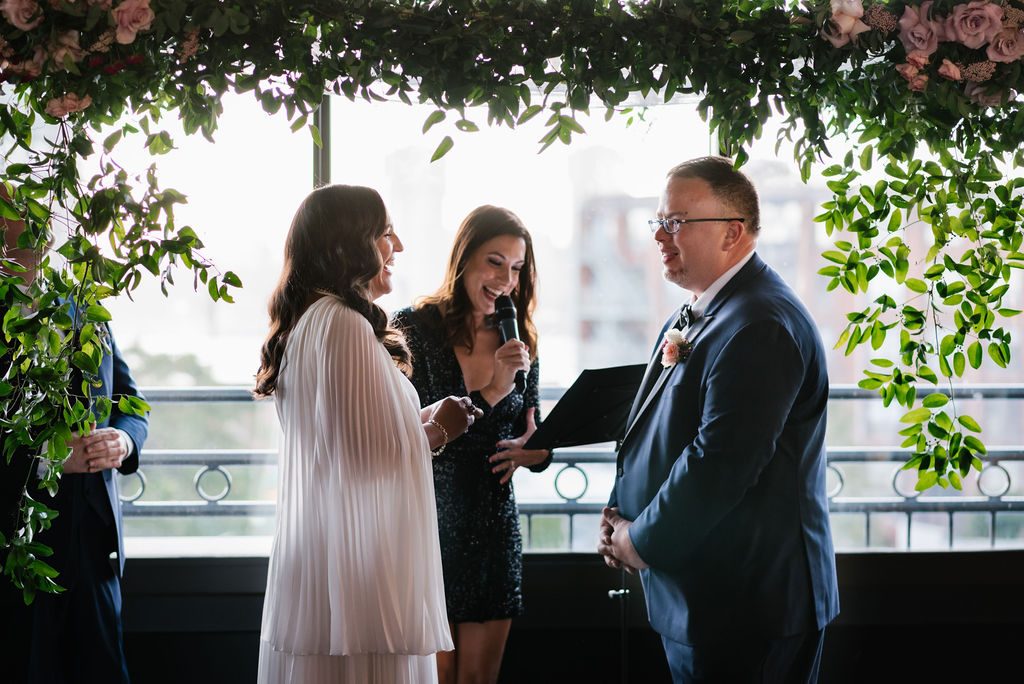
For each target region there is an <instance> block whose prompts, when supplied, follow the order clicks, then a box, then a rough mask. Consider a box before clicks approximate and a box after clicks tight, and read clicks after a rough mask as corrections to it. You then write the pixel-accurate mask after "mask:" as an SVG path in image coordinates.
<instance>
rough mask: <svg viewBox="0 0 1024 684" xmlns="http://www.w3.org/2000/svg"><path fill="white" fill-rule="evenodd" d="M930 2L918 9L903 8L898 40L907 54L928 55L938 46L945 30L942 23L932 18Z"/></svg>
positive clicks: (908, 6)
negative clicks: (919, 53) (913, 52)
mask: <svg viewBox="0 0 1024 684" xmlns="http://www.w3.org/2000/svg"><path fill="white" fill-rule="evenodd" d="M931 9H932V0H927V1H926V2H924V3H922V4H921V6H920V7H911V6H910V5H907V6H906V7H904V8H903V17H902V18H900V23H899V26H900V40H901V41H902V42H903V47H904V48H905V49H906V51H907V52H911V51H913V50H917V51H919V52H921V53H923V54H926V55H930V54H932V53H933V52H935V48H937V47H938V46H939V41H940V40H942V39H943V36H944V35H945V30H944V29H943V27H942V23H941V22H940V21H938V20H937V19H936V18H933V17H932V14H931Z"/></svg>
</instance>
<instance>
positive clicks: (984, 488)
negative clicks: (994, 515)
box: [978, 463, 1013, 499]
mask: <svg viewBox="0 0 1024 684" xmlns="http://www.w3.org/2000/svg"><path fill="white" fill-rule="evenodd" d="M1000 479H1002V481H1003V488H1002V489H1001V490H999V491H995V490H996V489H998V482H999V480H1000ZM993 480H995V483H993ZM993 485H995V486H993ZM1012 485H1013V478H1011V477H1010V471H1008V470H1007V469H1006V468H1004V467H1003V465H1002V464H1001V463H988V464H986V465H985V467H984V468H982V469H981V473H979V474H978V490H979V491H980V492H981V493H982V494H984V495H985V496H987V497H988V498H990V499H998V498H1000V497H1002V496H1004V495H1005V494H1006V493H1007V492H1008V491H1010V487H1011V486H1012ZM990 488H991V489H992V491H988V490H989V489H990Z"/></svg>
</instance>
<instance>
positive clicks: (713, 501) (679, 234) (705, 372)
mask: <svg viewBox="0 0 1024 684" xmlns="http://www.w3.org/2000/svg"><path fill="white" fill-rule="evenodd" d="M650 223H651V228H652V230H654V239H655V240H656V241H657V243H658V248H659V250H660V253H661V260H662V264H663V267H664V275H665V278H666V279H667V280H669V281H670V282H672V283H674V284H676V285H678V286H679V287H681V288H683V289H685V290H688V291H689V292H690V293H691V294H692V298H691V299H690V300H689V301H688V302H687V303H686V305H685V306H684V307H683V309H682V310H681V311H680V312H679V313H678V314H673V316H672V318H671V319H670V320H669V321H668V322H667V323H666V324H665V327H664V328H663V329H662V337H661V340H660V341H659V344H658V346H656V348H655V351H654V355H653V357H652V359H651V364H650V366H649V367H648V370H647V375H646V376H645V378H644V380H643V382H642V384H641V387H640V391H639V393H638V394H637V397H636V399H635V401H634V404H633V408H632V411H631V413H630V416H629V419H628V422H627V426H626V433H625V436H624V437H623V439H622V442H621V445H620V448H619V452H618V471H617V477H616V481H615V486H614V488H613V489H612V494H611V498H610V500H609V503H608V507H607V508H606V509H605V511H604V515H603V517H602V521H601V529H600V533H599V542H598V551H599V552H600V553H601V554H602V555H603V556H604V558H605V562H606V563H607V564H608V565H610V566H612V567H624V568H625V569H626V570H628V571H630V572H633V571H639V573H640V578H641V580H642V583H643V587H644V593H645V595H646V599H647V612H648V617H649V619H650V621H651V625H652V626H653V627H654V629H655V630H656V631H657V632H658V633H659V634H661V636H662V642H663V644H664V646H665V651H666V655H667V657H668V661H669V669H670V670H671V672H672V677H673V680H674V681H675V682H729V683H730V684H731V683H733V682H814V681H816V680H817V676H818V670H819V665H820V658H821V645H822V640H823V637H824V629H825V626H826V625H827V624H828V623H829V622H831V621H832V620H833V619H834V618H835V616H836V615H837V613H838V612H839V599H838V592H837V588H836V570H835V553H834V550H833V547H832V535H831V531H830V527H829V518H828V498H827V495H826V491H825V468H826V460H825V449H824V442H825V409H826V405H827V402H828V374H827V369H826V366H825V353H824V350H823V347H822V344H821V340H820V337H819V335H818V332H817V329H816V327H815V325H814V322H813V321H812V320H811V317H810V315H809V314H808V312H807V310H806V309H805V308H804V306H803V305H802V304H801V303H800V301H799V300H798V299H797V297H796V295H795V294H794V293H793V291H792V290H791V289H790V288H789V287H788V286H787V285H786V284H785V283H784V282H783V281H782V279H781V278H780V277H779V276H778V274H776V273H775V272H774V271H773V270H772V269H771V268H769V267H768V266H767V265H766V264H765V263H764V262H763V261H762V260H761V259H760V257H758V255H757V254H756V253H755V252H754V249H755V246H756V241H757V234H758V231H759V229H760V210H759V207H758V198H757V191H756V190H755V189H754V186H753V184H752V183H751V182H750V180H749V179H748V178H747V177H746V176H745V175H744V174H742V173H740V172H739V171H736V170H735V169H734V168H733V165H732V162H731V161H729V160H728V159H725V158H722V157H704V158H700V159H694V160H691V161H689V162H685V163H683V164H680V165H679V166H677V167H675V168H673V169H672V170H671V171H670V172H669V174H668V180H667V183H666V186H665V189H664V191H663V193H662V195H661V200H660V205H659V207H658V218H657V219H655V220H652V221H651V222H650Z"/></svg>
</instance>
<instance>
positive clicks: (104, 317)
mask: <svg viewBox="0 0 1024 684" xmlns="http://www.w3.org/2000/svg"><path fill="white" fill-rule="evenodd" d="M85 318H86V320H89V321H93V322H95V323H106V322H108V321H110V320H111V318H113V317H112V316H111V315H110V312H109V311H107V310H106V309H105V308H103V306H101V305H100V304H93V305H92V306H90V307H89V308H87V309H86V310H85Z"/></svg>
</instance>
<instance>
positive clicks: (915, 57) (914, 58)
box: [907, 50, 928, 69]
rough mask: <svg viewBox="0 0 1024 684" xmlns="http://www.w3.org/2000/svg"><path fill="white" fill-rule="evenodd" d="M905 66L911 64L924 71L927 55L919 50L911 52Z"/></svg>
mask: <svg viewBox="0 0 1024 684" xmlns="http://www.w3.org/2000/svg"><path fill="white" fill-rule="evenodd" d="M907 64H911V65H913V66H915V67H917V68H918V69H924V67H925V65H926V64H928V55H926V54H925V53H923V52H921V51H920V50H912V51H911V52H910V54H909V55H907Z"/></svg>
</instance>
